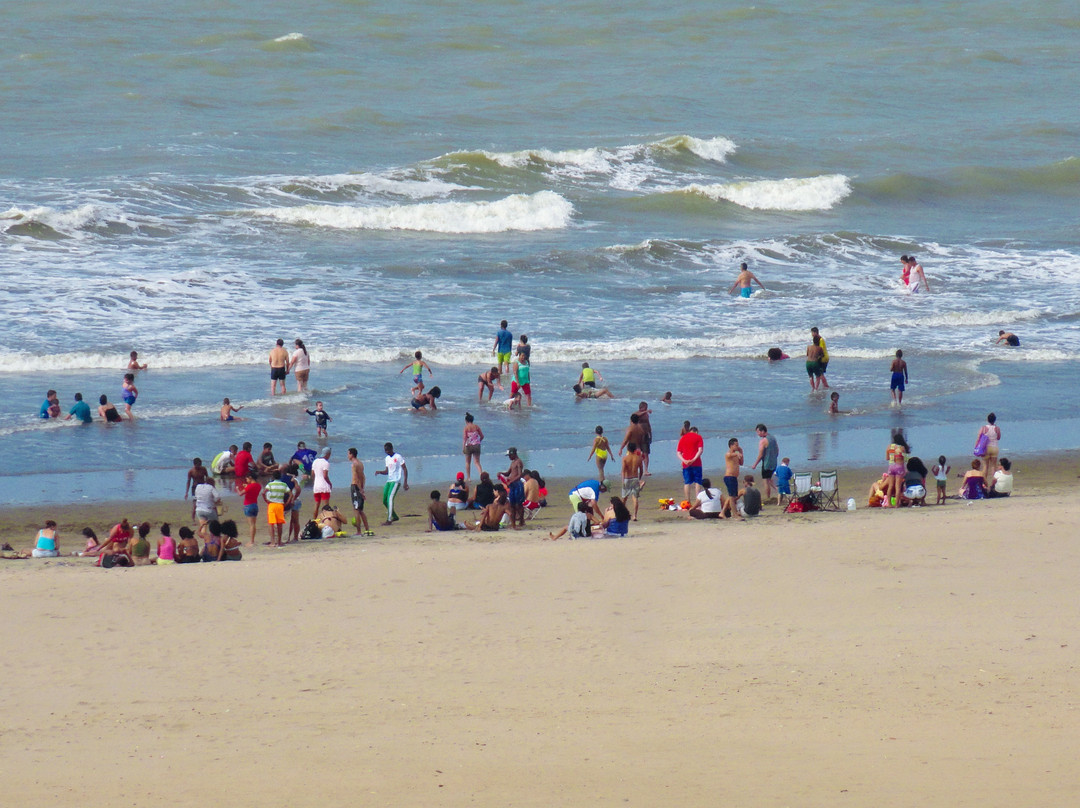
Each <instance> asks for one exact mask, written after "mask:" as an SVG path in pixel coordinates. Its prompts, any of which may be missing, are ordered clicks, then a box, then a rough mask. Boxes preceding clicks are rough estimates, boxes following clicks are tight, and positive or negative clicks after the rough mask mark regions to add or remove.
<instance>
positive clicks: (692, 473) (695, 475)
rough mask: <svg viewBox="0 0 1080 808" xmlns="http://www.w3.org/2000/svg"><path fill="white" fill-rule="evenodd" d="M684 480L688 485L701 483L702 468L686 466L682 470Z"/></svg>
mask: <svg viewBox="0 0 1080 808" xmlns="http://www.w3.org/2000/svg"><path fill="white" fill-rule="evenodd" d="M682 479H683V482H684V483H686V485H693V484H694V483H700V482H701V466H686V467H685V468H684V469H683V470H682Z"/></svg>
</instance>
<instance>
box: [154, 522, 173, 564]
mask: <svg viewBox="0 0 1080 808" xmlns="http://www.w3.org/2000/svg"><path fill="white" fill-rule="evenodd" d="M158 530H159V531H160V532H161V536H159V537H158V543H157V560H156V561H155V562H154V563H155V564H159V565H165V564H175V563H176V539H174V538H173V537H172V527H171V526H170V525H169V523H168V522H163V523H162V525H161V527H160V528H158Z"/></svg>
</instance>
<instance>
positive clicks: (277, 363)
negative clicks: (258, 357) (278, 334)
mask: <svg viewBox="0 0 1080 808" xmlns="http://www.w3.org/2000/svg"><path fill="white" fill-rule="evenodd" d="M288 374H289V352H288V351H286V350H285V340H281V339H279V340H278V341H277V344H276V345H274V347H273V348H271V349H270V396H271V397H273V396H275V395H277V385H278V382H281V394H282V395H285V393H287V392H288V390H286V389H285V377H286V376H287V375H288Z"/></svg>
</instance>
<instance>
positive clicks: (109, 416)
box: [97, 396, 124, 424]
mask: <svg viewBox="0 0 1080 808" xmlns="http://www.w3.org/2000/svg"><path fill="white" fill-rule="evenodd" d="M98 404H99V405H100V406H99V407H98V408H97V411H98V415H99V416H101V417H102V418H104V419H105V420H106V421H108V422H109V423H110V424H115V423H116V422H117V421H122V420H124V419H123V418H121V417H120V413H118V412H117V411H116V405H115V404H110V403H109V397H108V396H102V397H101V398H99V399H98Z"/></svg>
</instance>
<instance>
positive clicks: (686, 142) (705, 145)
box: [649, 135, 738, 163]
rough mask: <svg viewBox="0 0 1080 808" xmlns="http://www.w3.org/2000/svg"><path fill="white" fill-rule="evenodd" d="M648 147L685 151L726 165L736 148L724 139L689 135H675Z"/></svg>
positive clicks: (732, 143) (731, 142)
mask: <svg viewBox="0 0 1080 808" xmlns="http://www.w3.org/2000/svg"><path fill="white" fill-rule="evenodd" d="M649 146H650V147H652V148H656V149H662V150H666V151H676V150H678V149H686V150H687V151H689V152H692V153H693V154H696V155H697V156H698V157H700V158H702V159H703V160H712V161H713V162H716V163H726V162H727V159H728V157H730V156H731V155H732V154H734V153H735V150H736V149H737V148H738V146H736V145H735V143H734V142H733V141H731V140H728V139H727V138H726V137H714V138H709V139H707V140H706V139H702V138H698V137H693V136H691V135H676V136H675V137H669V138H667V139H666V140H661V141H659V142H657V143H650V144H649Z"/></svg>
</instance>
